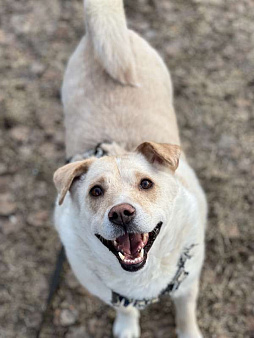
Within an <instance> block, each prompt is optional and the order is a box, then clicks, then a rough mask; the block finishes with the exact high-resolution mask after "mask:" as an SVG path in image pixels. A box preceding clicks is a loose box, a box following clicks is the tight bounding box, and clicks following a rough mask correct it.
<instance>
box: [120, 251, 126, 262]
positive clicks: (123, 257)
mask: <svg viewBox="0 0 254 338" xmlns="http://www.w3.org/2000/svg"><path fill="white" fill-rule="evenodd" d="M118 255H119V257H120V258H121V260H122V261H124V259H125V256H124V255H123V254H122V253H121V252H120V251H119V252H118Z"/></svg>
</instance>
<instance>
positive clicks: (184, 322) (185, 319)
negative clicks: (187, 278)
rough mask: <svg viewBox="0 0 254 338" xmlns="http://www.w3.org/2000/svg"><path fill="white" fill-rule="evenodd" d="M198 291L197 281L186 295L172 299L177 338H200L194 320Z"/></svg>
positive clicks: (200, 335) (195, 319)
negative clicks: (174, 309)
mask: <svg viewBox="0 0 254 338" xmlns="http://www.w3.org/2000/svg"><path fill="white" fill-rule="evenodd" d="M198 289H199V284H198V280H197V281H196V282H195V283H194V284H193V285H192V286H191V288H189V289H188V290H187V292H186V293H184V294H181V295H179V296H175V297H173V300H174V303H175V308H176V326H177V333H178V337H179V338H202V334H201V332H200V330H199V328H198V324H197V318H196V303H197V296H198Z"/></svg>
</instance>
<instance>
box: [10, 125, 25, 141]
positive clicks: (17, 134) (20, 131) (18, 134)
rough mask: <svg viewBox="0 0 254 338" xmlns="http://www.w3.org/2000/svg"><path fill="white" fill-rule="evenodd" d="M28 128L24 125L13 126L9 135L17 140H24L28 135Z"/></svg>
mask: <svg viewBox="0 0 254 338" xmlns="http://www.w3.org/2000/svg"><path fill="white" fill-rule="evenodd" d="M29 133H30V131H29V128H27V127H25V126H18V127H14V128H12V129H11V130H10V135H11V137H12V138H13V139H14V140H16V141H18V142H25V141H27V139H28V137H29Z"/></svg>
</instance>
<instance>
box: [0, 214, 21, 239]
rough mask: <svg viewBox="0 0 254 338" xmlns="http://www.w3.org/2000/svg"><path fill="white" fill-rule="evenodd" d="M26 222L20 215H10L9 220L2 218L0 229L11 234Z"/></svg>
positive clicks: (6, 233)
mask: <svg viewBox="0 0 254 338" xmlns="http://www.w3.org/2000/svg"><path fill="white" fill-rule="evenodd" d="M23 226H24V224H23V223H22V221H21V218H20V217H17V216H14V215H12V216H9V217H8V219H7V220H2V221H1V223H0V230H1V231H2V232H3V234H5V235H9V234H11V233H14V232H17V231H19V230H20V229H22V228H23Z"/></svg>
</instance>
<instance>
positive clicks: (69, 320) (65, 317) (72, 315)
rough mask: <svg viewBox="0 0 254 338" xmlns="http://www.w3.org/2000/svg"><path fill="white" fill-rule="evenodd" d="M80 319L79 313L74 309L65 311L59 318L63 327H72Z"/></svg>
mask: <svg viewBox="0 0 254 338" xmlns="http://www.w3.org/2000/svg"><path fill="white" fill-rule="evenodd" d="M77 319H78V311H77V310H75V309H74V308H72V309H63V310H62V311H61V313H60V316H59V322H60V324H61V325H62V326H70V325H73V324H75V323H76V321H77Z"/></svg>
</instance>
